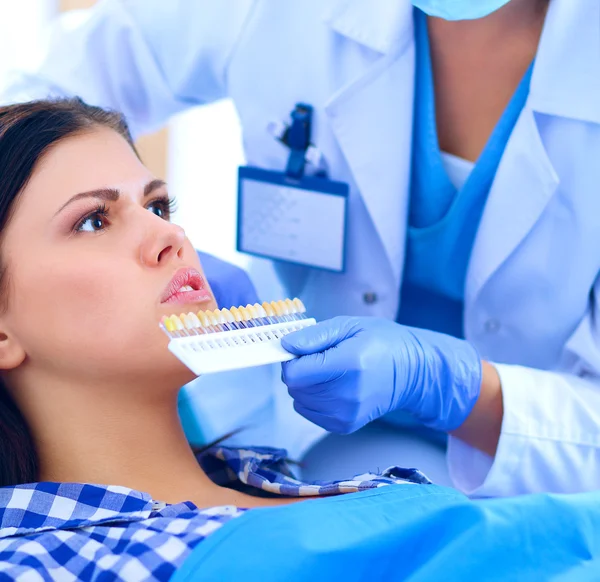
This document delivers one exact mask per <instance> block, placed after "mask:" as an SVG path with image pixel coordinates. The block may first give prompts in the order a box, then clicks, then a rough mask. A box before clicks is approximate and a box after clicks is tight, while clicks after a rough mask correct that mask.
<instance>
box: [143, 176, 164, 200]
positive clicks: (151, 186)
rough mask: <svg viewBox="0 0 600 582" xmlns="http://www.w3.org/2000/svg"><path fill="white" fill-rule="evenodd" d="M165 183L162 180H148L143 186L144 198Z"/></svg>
mask: <svg viewBox="0 0 600 582" xmlns="http://www.w3.org/2000/svg"><path fill="white" fill-rule="evenodd" d="M166 185H167V183H166V182H165V181H164V180H152V182H148V183H147V184H146V186H145V187H144V198H146V196H150V194H152V192H154V190H158V189H159V188H163V187H164V186H166Z"/></svg>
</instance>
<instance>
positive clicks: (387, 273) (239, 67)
mask: <svg viewBox="0 0 600 582" xmlns="http://www.w3.org/2000/svg"><path fill="white" fill-rule="evenodd" d="M88 15H89V16H88V17H87V18H86V19H85V22H84V23H82V24H79V25H78V26H77V27H74V28H73V29H72V30H70V32H68V33H66V34H65V33H64V32H63V33H61V34H58V35H57V36H56V39H55V41H54V45H53V48H52V49H51V52H50V57H49V58H48V60H47V62H46V63H45V64H44V65H43V66H42V67H41V69H40V70H39V71H38V72H37V73H36V75H35V76H34V77H30V78H29V79H27V80H26V81H25V85H22V86H21V87H22V88H25V89H26V90H27V91H28V94H29V95H32V94H35V93H36V91H37V94H38V95H40V94H42V95H43V94H44V93H45V91H46V88H47V86H48V84H51V85H52V86H53V87H54V89H55V90H56V92H59V93H78V94H79V95H81V96H82V97H83V98H84V99H85V100H87V101H89V102H92V103H99V104H103V105H109V106H111V107H114V108H117V109H120V110H122V111H123V112H125V114H126V115H127V117H128V119H129V121H130V123H131V125H132V128H133V130H134V133H140V132H143V131H147V130H151V129H153V128H155V127H157V126H160V125H162V124H163V123H164V122H165V121H166V119H167V118H168V117H169V116H170V115H172V114H174V113H176V112H178V111H182V110H184V109H187V108H189V107H193V106H195V105H199V104H202V103H207V102H210V101H213V100H216V99H219V98H222V97H231V98H232V99H233V100H234V102H235V105H236V107H237V110H238V113H239V115H240V118H241V122H242V126H243V133H244V145H245V151H246V155H247V158H248V162H249V163H250V164H253V165H257V166H261V167H265V168H273V169H282V168H284V167H285V162H286V159H287V151H286V149H285V148H284V147H283V146H281V145H280V144H279V143H277V142H276V141H275V140H274V139H273V137H271V135H270V134H269V133H268V132H267V130H266V128H267V125H268V123H269V122H270V121H273V120H287V119H288V118H289V113H290V111H291V109H292V108H293V106H294V104H295V103H297V102H299V101H303V102H307V103H311V104H312V105H313V106H314V107H315V112H316V120H315V125H316V127H315V131H314V134H313V139H314V142H315V143H316V145H317V146H318V147H319V148H320V149H321V150H322V152H323V153H324V156H325V158H326V160H327V163H328V165H329V170H330V175H331V177H332V178H334V179H336V180H343V181H347V182H349V183H350V185H351V197H350V211H349V220H350V236H349V251H348V253H349V254H348V269H347V273H346V274H344V275H335V274H329V273H326V272H322V271H311V270H308V269H303V268H297V267H296V268H294V267H289V266H288V267H284V268H281V270H280V274H281V277H282V279H283V280H284V281H285V283H286V285H287V286H288V287H289V293H290V294H291V295H299V296H300V297H302V298H303V299H304V300H305V302H306V303H307V304H309V305H310V307H311V313H313V314H314V315H315V316H316V317H318V318H323V317H328V316H332V315H335V314H363V315H376V316H383V317H388V318H394V316H395V315H396V313H397V309H398V298H399V288H400V285H401V282H402V265H403V258H404V250H405V232H406V218H407V205H408V184H409V178H410V175H409V169H410V158H411V151H410V150H411V128H412V107H413V78H414V67H415V65H414V56H415V47H414V40H413V23H412V6H411V4H410V1H409V0H302V1H301V2H278V1H275V0H271V1H269V0H218V1H217V2H215V1H211V0H169V1H164V0H126V1H122V2H118V1H116V0H105V1H103V2H100V4H99V6H97V7H96V8H95V9H93V10H91V11H89V12H88ZM17 89H18V87H15V86H13V88H12V91H13V93H12V94H13V95H18V91H17ZM599 271H600V3H599V2H598V0H576V1H574V0H551V5H550V8H549V13H548V16H547V21H546V25H545V29H544V32H543V36H542V39H541V45H540V48H539V54H538V56H537V59H536V63H535V69H534V72H533V78H532V82H531V93H530V96H529V99H528V100H527V103H526V105H525V107H524V110H523V112H522V114H521V116H520V118H519V120H518V122H517V124H516V127H515V129H514V132H513V134H512V136H511V138H510V141H509V143H508V146H507V148H506V151H505V154H504V156H503V158H502V161H501V163H500V167H499V169H498V172H497V176H496V179H495V182H494V185H493V188H492V189H491V192H490V194H489V199H488V202H487V205H486V208H485V211H484V214H483V219H482V221H481V225H480V228H479V232H478V235H477V239H476V242H475V247H474V250H473V254H472V258H471V262H470V265H469V270H468V277H467V284H466V298H465V305H466V306H465V332H466V337H467V339H468V340H470V341H471V342H472V343H473V344H474V345H475V346H476V347H477V349H478V350H479V351H480V353H481V355H482V357H483V358H486V359H488V360H490V361H492V362H495V363H497V364H498V370H499V372H500V376H501V379H502V385H503V391H504V422H503V426H502V435H501V438H500V444H499V447H498V452H497V455H496V457H495V459H494V460H493V461H492V460H491V459H489V458H487V457H486V456H485V455H483V454H481V453H479V452H477V451H475V450H474V449H472V448H470V447H468V446H466V445H465V444H463V443H461V442H460V441H458V440H455V439H451V442H450V446H449V463H450V471H451V475H452V476H453V478H454V480H455V483H456V484H457V485H458V486H459V487H460V488H462V489H463V490H464V491H466V492H468V493H471V494H474V495H485V496H505V495H512V494H517V493H524V492H535V491H556V492H572V491H584V490H590V489H597V488H598V487H599V486H600V330H599V329H598V326H599V325H600V321H599V316H600V314H599V311H598V310H599V308H600V305H599V302H598V295H599V293H600V283H599V282H598V273H599ZM373 294H374V296H375V298H376V301H375V302H367V301H366V300H365V297H366V298H367V299H368V298H373ZM248 398H251V395H248Z"/></svg>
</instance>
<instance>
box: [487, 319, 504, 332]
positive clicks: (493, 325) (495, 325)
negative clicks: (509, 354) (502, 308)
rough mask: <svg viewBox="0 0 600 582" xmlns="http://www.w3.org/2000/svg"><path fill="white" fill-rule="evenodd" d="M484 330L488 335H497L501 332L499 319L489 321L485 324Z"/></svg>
mask: <svg viewBox="0 0 600 582" xmlns="http://www.w3.org/2000/svg"><path fill="white" fill-rule="evenodd" d="M483 329H485V331H486V332H487V333H496V332H498V331H499V330H500V322H499V321H498V320H497V319H488V320H487V321H486V322H485V323H484V324H483Z"/></svg>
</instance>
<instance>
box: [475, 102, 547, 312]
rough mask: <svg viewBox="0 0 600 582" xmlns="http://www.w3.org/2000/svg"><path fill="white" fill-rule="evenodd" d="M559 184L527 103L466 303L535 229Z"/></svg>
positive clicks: (484, 225)
mask: <svg viewBox="0 0 600 582" xmlns="http://www.w3.org/2000/svg"><path fill="white" fill-rule="evenodd" d="M557 186H558V178H557V176H556V173H555V172H554V168H553V167H552V164H551V162H550V160H549V159H548V156H547V154H546V150H545V149H544V145H543V143H542V140H541V138H540V135H539V131H538V127H537V124H536V121H535V114H534V112H533V111H532V110H531V109H529V108H528V107H527V106H526V109H525V110H524V111H523V113H522V114H521V116H520V118H519V120H518V122H517V125H516V126H515V129H514V131H513V134H512V136H511V139H510V140H509V143H508V145H507V148H506V151H505V153H504V156H503V157H502V161H501V162H500V166H499V167H498V172H497V174H496V179H495V180H494V184H493V186H492V189H491V191H490V194H489V196H488V202H487V204H486V207H485V211H484V213H483V217H482V219H481V223H480V225H479V230H478V233H477V237H476V241H475V245H474V247H473V253H472V255H471V261H470V264H469V272H468V275H467V284H466V290H465V299H466V303H467V304H472V303H473V301H474V299H475V297H476V295H477V294H478V292H479V291H480V290H481V288H482V287H483V285H484V283H485V282H486V281H487V280H488V279H489V278H490V276H491V275H492V273H493V272H494V271H495V270H496V269H497V268H498V267H499V266H500V264H501V263H502V262H503V261H504V260H505V259H506V258H507V257H508V256H509V255H510V254H511V252H512V251H513V250H514V249H515V248H516V247H517V245H518V244H519V243H520V242H521V241H522V240H523V238H524V237H525V235H526V234H527V233H528V232H529V231H530V230H531V228H532V227H533V225H534V224H535V222H536V220H537V219H538V218H539V216H540V214H541V213H542V211H543V210H544V207H545V206H546V204H547V203H548V201H549V200H550V198H551V196H552V194H554V192H555V190H556V187H557Z"/></svg>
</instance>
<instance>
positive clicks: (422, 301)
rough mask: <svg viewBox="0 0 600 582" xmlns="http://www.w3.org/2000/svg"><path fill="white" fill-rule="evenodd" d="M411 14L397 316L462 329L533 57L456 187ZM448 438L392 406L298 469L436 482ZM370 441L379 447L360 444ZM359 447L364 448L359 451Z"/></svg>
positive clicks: (422, 29)
mask: <svg viewBox="0 0 600 582" xmlns="http://www.w3.org/2000/svg"><path fill="white" fill-rule="evenodd" d="M414 19H415V38H416V52H417V57H416V85H415V114H414V128H413V154H412V177H411V189H410V212H409V225H408V234H407V251H406V259H405V267H404V285H403V287H402V291H401V305H400V310H399V313H398V318H397V320H398V322H400V323H403V324H405V325H411V326H413V327H422V328H428V329H432V330H435V331H440V332H443V333H447V334H450V335H454V336H456V337H464V332H463V304H464V287H465V279H466V273H467V266H468V263H469V258H470V256H471V249H472V247H473V243H474V240H475V234H476V233H477V228H478V226H479V222H480V219H481V215H482V213H483V209H484V206H485V203H486V200H487V196H488V192H489V190H490V187H491V185H492V182H493V180H494V176H495V174H496V170H497V168H498V165H499V163H500V159H501V158H502V154H503V152H504V149H505V147H506V144H507V142H508V140H509V138H510V135H511V132H512V130H513V128H514V126H515V123H516V122H517V119H518V117H519V115H520V113H521V111H522V109H523V106H524V104H525V101H526V99H527V96H528V93H529V84H530V79H531V72H532V69H533V65H532V66H530V67H529V69H528V71H527V72H526V74H525V75H524V77H523V79H522V81H521V83H520V84H519V87H518V88H517V90H516V92H515V94H514V96H513V97H512V99H511V101H510V103H509V104H508V107H507V108H506V110H505V112H504V114H503V115H502V117H501V119H500V120H499V122H498V124H497V125H496V128H495V129H494V131H493V132H492V135H491V136H490V139H489V141H488V143H487V145H486V147H485V148H484V150H483V152H482V153H481V155H480V157H479V159H478V160H477V162H476V164H475V165H474V167H473V170H472V171H471V173H470V175H469V177H468V179H467V180H466V182H465V183H464V185H463V186H462V187H461V188H457V187H456V186H455V185H454V183H453V181H452V179H451V177H450V176H448V173H447V171H446V169H445V167H444V160H443V158H442V152H441V151H440V147H439V143H438V137H437V128H436V114H435V94H434V86H433V72H432V66H431V55H430V50H429V36H428V32H427V16H426V15H425V13H424V12H421V11H420V10H418V9H417V8H415V10H414ZM459 162H460V160H459ZM465 163H468V162H465ZM375 436H376V438H377V440H376V441H374V440H373V439H374V437H375ZM446 440H447V437H446V434H445V433H440V432H437V431H433V430H430V429H426V428H424V427H422V426H421V425H420V424H419V423H417V421H416V420H414V419H413V418H412V417H411V416H409V415H408V414H407V413H405V412H402V411H399V412H393V413H390V414H388V415H386V416H384V417H383V418H382V419H380V420H379V421H377V422H375V423H372V425H371V426H367V427H365V428H363V429H362V430H360V431H359V432H358V433H356V434H355V435H352V436H350V437H339V436H330V437H328V438H326V439H325V440H324V441H322V442H321V443H319V444H317V445H315V447H313V449H312V450H311V451H310V452H309V453H308V455H307V456H306V457H305V461H306V463H305V465H304V470H303V476H304V477H305V478H307V479H321V478H326V477H330V476H331V475H332V473H333V471H334V470H335V471H336V472H337V473H336V474H338V475H339V474H345V473H353V472H354V471H355V470H356V471H358V472H363V471H367V470H369V469H371V468H372V467H373V463H376V464H377V465H378V466H386V465H394V464H402V465H405V466H413V464H414V466H417V467H419V468H420V469H421V470H423V472H424V473H425V474H427V475H428V476H429V477H430V479H432V480H433V481H434V482H436V483H439V484H449V483H450V478H449V476H448V472H447V469H446V464H445V447H446ZM370 441H371V442H372V443H373V444H372V446H376V447H377V449H376V450H374V449H372V448H371V449H369V447H362V446H361V443H363V442H365V443H369V442H370ZM375 443H376V444H375ZM363 450H364V453H363V455H361V454H358V455H357V454H356V452H357V451H359V453H361V452H362V451H363ZM369 450H371V451H372V452H370V453H369V452H367V451H369ZM332 458H335V462H332V460H331V459H332Z"/></svg>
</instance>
